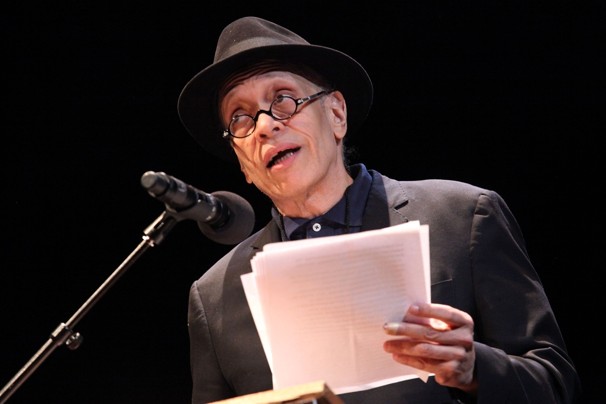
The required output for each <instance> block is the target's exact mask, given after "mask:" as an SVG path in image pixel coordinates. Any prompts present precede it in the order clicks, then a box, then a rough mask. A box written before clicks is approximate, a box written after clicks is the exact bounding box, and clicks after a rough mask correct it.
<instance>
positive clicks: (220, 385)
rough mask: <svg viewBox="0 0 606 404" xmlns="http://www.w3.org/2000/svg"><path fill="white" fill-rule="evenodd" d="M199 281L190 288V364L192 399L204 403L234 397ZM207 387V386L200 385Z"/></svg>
mask: <svg viewBox="0 0 606 404" xmlns="http://www.w3.org/2000/svg"><path fill="white" fill-rule="evenodd" d="M199 282H200V281H199V280H198V281H196V282H194V283H193V284H192V286H191V288H190V291H189V308H188V314H187V322H188V330H189V343H190V366H191V375H192V379H193V380H192V381H193V386H194V388H193V391H192V402H194V403H203V402H208V401H214V399H215V398H216V397H231V396H233V392H232V391H231V389H230V387H229V385H228V384H227V382H226V380H225V378H224V377H223V374H222V373H221V372H220V370H219V369H220V367H219V363H218V360H217V357H216V355H215V349H214V348H213V340H212V338H211V333H210V329H209V324H208V318H207V316H206V312H205V308H204V305H203V303H202V299H201V297H200V293H201V292H200V290H199V289H198V283H199ZM199 386H204V388H203V389H202V388H199Z"/></svg>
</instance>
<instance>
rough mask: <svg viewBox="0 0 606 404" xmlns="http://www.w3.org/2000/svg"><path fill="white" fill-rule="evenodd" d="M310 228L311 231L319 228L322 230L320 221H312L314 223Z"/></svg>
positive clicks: (316, 230) (317, 230)
mask: <svg viewBox="0 0 606 404" xmlns="http://www.w3.org/2000/svg"><path fill="white" fill-rule="evenodd" d="M311 228H312V230H313V231H315V232H316V233H317V232H319V231H320V230H322V225H321V224H320V223H314V225H313V226H311Z"/></svg>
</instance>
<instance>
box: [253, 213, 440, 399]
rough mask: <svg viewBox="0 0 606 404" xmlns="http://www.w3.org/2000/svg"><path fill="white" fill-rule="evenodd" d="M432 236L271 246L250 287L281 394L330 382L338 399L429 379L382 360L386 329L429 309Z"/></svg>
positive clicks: (403, 234) (403, 230) (414, 227)
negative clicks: (411, 310)
mask: <svg viewBox="0 0 606 404" xmlns="http://www.w3.org/2000/svg"><path fill="white" fill-rule="evenodd" d="M428 232H429V230H428V228H427V226H426V225H423V226H421V225H420V224H419V222H418V221H414V222H409V223H405V224H401V225H397V226H393V227H388V228H385V229H381V230H372V231H366V232H361V233H354V234H346V235H340V236H334V237H323V238H316V239H306V240H297V241H291V242H282V243H273V244H269V245H266V246H265V247H264V249H263V251H262V252H260V253H258V254H257V255H256V256H255V257H254V258H253V260H252V262H251V264H252V269H253V272H251V273H249V274H245V275H243V276H242V282H243V285H244V290H245V293H246V297H247V300H248V303H249V305H250V308H251V311H252V314H253V318H254V321H255V324H256V326H257V330H258V332H259V335H260V337H261V341H262V343H263V348H264V350H265V354H266V356H267V359H268V361H269V364H270V367H271V369H272V372H273V378H274V380H273V382H274V386H273V387H274V389H278V388H284V387H289V386H294V385H297V384H303V383H309V382H311V381H315V380H324V381H325V382H326V383H327V385H328V386H330V388H331V389H332V390H333V391H334V392H335V394H343V393H348V392H353V391H359V390H365V389H369V388H373V387H378V386H382V385H385V384H389V383H394V382H397V381H401V380H406V379H411V378H415V377H421V379H423V380H427V376H428V373H426V372H423V371H419V370H417V369H414V368H411V367H408V366H404V365H402V364H399V363H397V362H395V361H394V360H393V359H392V358H391V355H390V354H388V353H386V352H385V351H383V342H384V341H385V340H386V339H388V338H390V337H389V336H388V335H386V334H385V333H384V331H383V324H384V323H385V322H399V321H401V320H402V317H403V316H404V313H405V311H406V310H407V309H408V306H409V305H410V304H411V303H413V302H429V301H430V287H429V233H428Z"/></svg>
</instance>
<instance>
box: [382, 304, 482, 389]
mask: <svg viewBox="0 0 606 404" xmlns="http://www.w3.org/2000/svg"><path fill="white" fill-rule="evenodd" d="M473 326H474V324H473V319H472V318H471V316H470V315H469V314H467V313H465V312H464V311H461V310H458V309H455V308H454V307H451V306H447V305H443V304H432V303H424V304H413V305H411V306H410V307H409V309H408V311H407V312H406V315H405V316H404V320H403V321H402V322H401V323H387V324H385V325H384V326H383V328H384V329H385V332H386V333H387V334H389V335H397V336H398V337H400V338H397V339H392V340H388V341H385V343H384V344H383V349H384V350H385V352H388V353H391V354H392V356H393V359H394V360H395V361H396V362H399V363H402V364H404V365H408V366H412V367H414V368H417V369H421V370H424V371H426V372H429V373H433V374H435V380H436V382H438V383H439V384H441V385H444V386H448V387H454V388H458V389H461V390H463V391H465V392H467V393H472V394H473V393H475V391H476V390H477V383H476V380H475V378H474V366H475V358H476V354H475V350H474V346H473Z"/></svg>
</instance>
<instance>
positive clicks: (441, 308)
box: [404, 303, 473, 328]
mask: <svg viewBox="0 0 606 404" xmlns="http://www.w3.org/2000/svg"><path fill="white" fill-rule="evenodd" d="M409 318H410V319H411V320H412V322H418V319H419V318H426V319H434V321H436V320H439V321H440V322H443V323H444V324H445V325H448V326H449V327H450V328H457V327H461V326H470V325H471V326H473V319H472V318H471V316H470V315H469V314H468V313H466V312H464V311H462V310H458V309H455V308H454V307H451V306H447V305H444V304H436V303H417V304H412V305H410V307H409V308H408V310H407V311H406V315H405V316H404V320H406V321H409ZM445 325H444V326H445ZM432 326H433V325H432ZM434 328H439V326H438V327H434Z"/></svg>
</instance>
